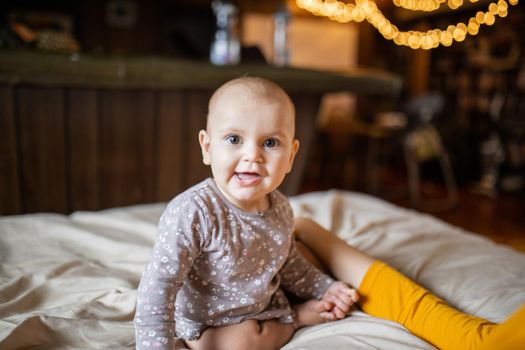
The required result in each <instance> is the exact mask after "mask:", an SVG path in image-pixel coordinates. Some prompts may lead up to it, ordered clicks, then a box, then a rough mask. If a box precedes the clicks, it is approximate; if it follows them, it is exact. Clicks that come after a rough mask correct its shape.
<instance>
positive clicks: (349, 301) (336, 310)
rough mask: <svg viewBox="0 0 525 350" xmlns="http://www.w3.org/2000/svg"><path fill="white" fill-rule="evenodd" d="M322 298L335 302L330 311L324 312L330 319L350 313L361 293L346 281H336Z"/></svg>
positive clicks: (324, 315)
mask: <svg viewBox="0 0 525 350" xmlns="http://www.w3.org/2000/svg"><path fill="white" fill-rule="evenodd" d="M321 300H325V301H328V302H330V303H332V304H333V307H332V309H331V310H330V312H324V313H323V315H322V316H323V317H325V318H326V319H329V320H336V319H342V318H344V317H345V316H346V314H348V312H349V311H350V308H351V307H352V305H354V304H355V303H356V302H357V301H358V300H359V294H358V293H357V290H355V289H354V288H350V287H349V286H348V285H347V284H346V283H344V282H341V281H336V282H334V283H332V284H331V285H330V287H328V289H327V290H326V292H325V293H324V295H323V297H322V299H321Z"/></svg>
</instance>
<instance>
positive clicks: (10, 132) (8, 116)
mask: <svg viewBox="0 0 525 350" xmlns="http://www.w3.org/2000/svg"><path fill="white" fill-rule="evenodd" d="M18 166H19V163H18V157H17V152H16V127H15V114H14V106H13V89H12V88H9V87H7V86H0V215H9V214H17V213H20V212H21V211H22V203H21V198H20V183H19V181H18Z"/></svg>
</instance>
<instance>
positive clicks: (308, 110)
mask: <svg viewBox="0 0 525 350" xmlns="http://www.w3.org/2000/svg"><path fill="white" fill-rule="evenodd" d="M291 98H292V100H293V102H294V104H295V115H296V117H295V137H296V138H297V139H298V140H299V142H300V146H299V153H298V154H297V156H296V157H295V161H294V166H293V169H292V171H291V172H290V174H288V175H287V176H286V178H285V180H284V182H283V184H282V185H281V186H280V187H279V189H280V190H281V191H282V192H283V193H285V194H287V195H294V194H297V193H298V192H299V189H300V187H301V180H302V177H303V175H304V171H305V169H306V161H307V158H308V154H309V151H310V147H311V146H312V145H311V143H312V142H313V139H314V138H313V136H314V132H315V120H316V118H317V112H318V107H319V102H320V100H321V95H320V94H301V95H292V96H291Z"/></svg>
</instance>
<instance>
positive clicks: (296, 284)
mask: <svg viewBox="0 0 525 350" xmlns="http://www.w3.org/2000/svg"><path fill="white" fill-rule="evenodd" d="M280 275H281V286H282V287H283V289H285V290H287V291H289V292H291V293H293V294H295V295H297V296H298V297H300V298H302V299H320V298H321V297H322V296H323V294H324V293H325V292H326V290H327V289H328V287H330V285H331V284H332V283H334V279H333V278H331V277H330V276H328V275H326V274H324V273H323V272H321V271H320V270H319V269H318V268H317V267H315V266H314V265H312V264H311V263H310V262H309V261H308V260H306V258H305V257H304V256H303V255H302V254H301V253H300V252H299V251H298V250H297V247H296V245H295V242H294V241H292V245H291V247H290V254H289V256H288V259H287V260H286V262H285V264H284V266H283V268H282V270H281V271H280Z"/></svg>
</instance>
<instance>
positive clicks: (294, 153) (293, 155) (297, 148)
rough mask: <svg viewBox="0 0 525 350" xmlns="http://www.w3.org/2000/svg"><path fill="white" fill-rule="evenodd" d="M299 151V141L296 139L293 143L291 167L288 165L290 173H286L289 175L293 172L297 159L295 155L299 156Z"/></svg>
mask: <svg viewBox="0 0 525 350" xmlns="http://www.w3.org/2000/svg"><path fill="white" fill-rule="evenodd" d="M298 151H299V140H297V139H295V140H293V142H292V152H291V154H290V159H289V165H288V171H287V172H286V173H287V174H288V173H289V172H290V171H292V166H293V161H294V159H295V155H296V154H297V152H298Z"/></svg>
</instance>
